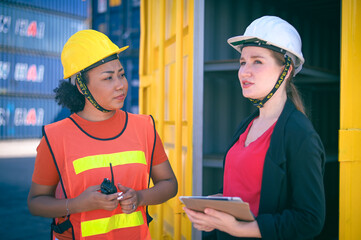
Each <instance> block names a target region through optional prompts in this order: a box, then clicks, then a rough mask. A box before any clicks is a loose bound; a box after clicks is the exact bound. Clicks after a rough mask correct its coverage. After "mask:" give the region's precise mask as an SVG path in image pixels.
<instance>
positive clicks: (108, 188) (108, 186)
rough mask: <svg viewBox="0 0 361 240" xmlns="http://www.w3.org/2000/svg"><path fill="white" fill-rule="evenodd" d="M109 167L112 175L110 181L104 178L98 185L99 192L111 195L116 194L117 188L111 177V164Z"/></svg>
mask: <svg viewBox="0 0 361 240" xmlns="http://www.w3.org/2000/svg"><path fill="white" fill-rule="evenodd" d="M109 165H110V172H111V174H112V181H110V180H109V179H108V178H104V180H103V182H102V184H101V185H100V191H101V193H104V194H107V195H109V194H112V193H116V192H117V188H116V187H115V185H114V175H113V167H112V163H110V164H109Z"/></svg>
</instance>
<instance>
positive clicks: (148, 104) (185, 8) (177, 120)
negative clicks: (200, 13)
mask: <svg viewBox="0 0 361 240" xmlns="http://www.w3.org/2000/svg"><path fill="white" fill-rule="evenodd" d="M141 28H142V32H141V43H140V44H141V50H140V64H139V76H140V86H139V111H140V113H142V114H152V115H153V116H154V118H155V120H156V127H157V131H158V133H159V135H160V137H161V139H162V140H163V144H164V146H165V149H166V152H167V154H168V157H169V160H170V163H171V165H172V167H173V170H174V171H175V174H176V177H177V180H178V185H179V188H178V189H179V190H178V195H177V197H175V198H173V199H171V200H170V201H168V202H167V203H165V204H162V205H159V206H156V207H150V214H151V215H152V217H153V218H154V221H153V222H152V223H151V224H150V229H151V233H152V238H153V239H192V236H191V234H192V231H191V223H190V222H189V220H188V219H187V217H186V216H185V215H184V211H183V210H182V206H181V202H180V201H179V198H178V197H179V196H181V195H192V194H194V193H195V191H194V189H193V176H192V174H193V170H195V169H194V165H193V160H194V159H195V158H194V156H193V154H194V152H193V149H194V147H195V144H194V136H193V126H194V125H193V124H194V122H193V117H194V114H193V111H194V105H193V89H194V83H193V79H194V78H193V75H194V71H193V69H194V66H193V60H194V57H193V49H194V43H193V36H194V34H193V32H194V2H193V1H192V0H185V1H169V0H167V1H166V0H158V1H141ZM200 144H201V143H200ZM200 146H201V145H200ZM198 149H201V147H200V148H198ZM200 151H201V150H200ZM199 194H201V193H199Z"/></svg>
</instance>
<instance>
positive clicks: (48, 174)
mask: <svg viewBox="0 0 361 240" xmlns="http://www.w3.org/2000/svg"><path fill="white" fill-rule="evenodd" d="M126 48H127V47H123V48H118V47H117V46H116V45H115V44H113V43H112V42H111V41H110V40H109V38H108V37H107V36H105V35H104V34H102V33H100V32H98V31H95V30H82V31H79V32H77V33H75V34H74V35H73V36H71V37H70V38H69V40H68V41H67V43H66V44H65V46H64V48H63V51H62V55H61V60H62V64H63V67H64V79H67V80H66V81H63V82H62V83H61V84H60V86H59V87H58V88H57V89H56V90H55V92H56V100H57V101H58V103H59V104H61V105H63V106H65V107H67V108H69V109H70V110H71V112H72V113H73V114H72V115H71V116H70V117H69V118H66V119H64V120H62V121H59V122H56V123H53V124H50V125H47V126H45V128H44V129H43V135H44V137H43V138H42V140H41V142H40V144H39V146H38V148H37V152H38V153H37V157H36V161H35V168H34V173H33V178H32V181H33V182H32V185H31V189H30V192H29V196H28V206H29V210H30V212H31V213H32V214H34V215H38V216H43V217H50V218H54V221H53V224H52V227H51V231H52V233H53V232H54V233H55V237H56V238H57V239H87V240H90V239H127V240H129V239H134V240H138V239H151V237H150V234H149V230H148V222H149V221H150V218H151V217H150V216H149V215H147V207H146V206H147V205H154V204H160V203H163V202H165V201H167V200H168V199H170V198H172V197H174V196H175V195H176V193H177V180H176V178H175V175H174V173H173V170H172V168H171V166H170V164H169V161H168V158H167V155H166V153H165V150H164V147H163V144H162V142H161V140H160V138H159V136H158V134H157V132H156V130H155V125H154V121H153V119H152V117H151V116H146V115H137V114H130V113H127V112H124V111H121V110H120V109H121V108H122V107H123V104H124V100H125V98H126V96H127V90H128V83H127V79H126V77H125V72H124V69H123V66H122V64H121V63H120V62H119V59H118V58H119V57H118V54H119V53H120V52H122V51H123V50H125V49H126ZM150 177H151V178H152V180H153V183H154V186H153V187H152V188H149V181H150Z"/></svg>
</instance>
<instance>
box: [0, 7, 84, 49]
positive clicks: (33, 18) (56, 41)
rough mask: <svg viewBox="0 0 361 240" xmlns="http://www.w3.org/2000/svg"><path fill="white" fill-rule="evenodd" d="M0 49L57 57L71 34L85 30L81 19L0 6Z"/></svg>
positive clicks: (29, 9)
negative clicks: (42, 53)
mask: <svg viewBox="0 0 361 240" xmlns="http://www.w3.org/2000/svg"><path fill="white" fill-rule="evenodd" d="M0 16H1V18H2V21H0V22H1V24H2V26H1V27H0V34H1V38H0V39H1V40H0V45H1V46H2V47H4V48H7V49H16V50H17V51H19V50H20V51H37V52H45V53H47V54H50V53H52V54H56V55H58V54H60V53H61V50H62V48H63V46H64V44H65V42H66V40H68V38H69V36H71V35H72V34H73V33H75V32H77V31H79V30H82V29H84V28H85V24H84V19H79V18H71V17H66V16H62V15H56V14H54V13H52V12H48V11H41V10H36V9H34V8H21V7H18V6H14V5H6V4H4V3H0Z"/></svg>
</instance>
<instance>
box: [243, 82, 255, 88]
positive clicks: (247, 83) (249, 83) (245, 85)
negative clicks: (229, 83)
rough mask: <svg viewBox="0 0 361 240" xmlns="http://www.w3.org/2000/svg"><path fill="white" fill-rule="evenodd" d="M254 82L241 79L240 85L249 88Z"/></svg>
mask: <svg viewBox="0 0 361 240" xmlns="http://www.w3.org/2000/svg"><path fill="white" fill-rule="evenodd" d="M253 84H254V83H251V82H249V81H242V87H243V88H249V87H251V86H252V85H253Z"/></svg>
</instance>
